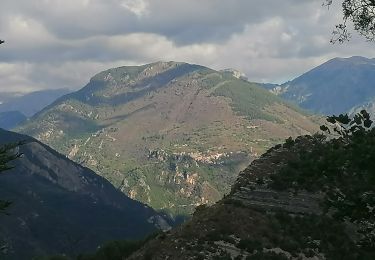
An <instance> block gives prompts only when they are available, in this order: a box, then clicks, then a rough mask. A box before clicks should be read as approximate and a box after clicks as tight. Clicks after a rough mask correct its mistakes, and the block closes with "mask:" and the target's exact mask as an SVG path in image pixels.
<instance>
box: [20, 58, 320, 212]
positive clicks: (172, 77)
mask: <svg viewBox="0 0 375 260" xmlns="http://www.w3.org/2000/svg"><path fill="white" fill-rule="evenodd" d="M316 130H317V124H316V123H315V122H314V120H313V119H312V118H311V117H310V116H309V115H307V114H304V113H303V112H301V111H299V110H298V109H296V108H294V107H293V106H291V105H289V104H287V103H285V102H284V101H282V100H281V99H279V98H278V97H276V96H274V95H272V94H270V93H268V92H267V91H266V90H263V89H262V88H259V87H258V86H257V85H256V84H253V83H249V82H247V81H245V80H242V79H238V78H236V77H234V76H233V75H232V74H230V73H228V72H218V71H214V70H211V69H208V68H205V67H202V66H199V65H191V64H187V63H176V62H157V63H153V64H148V65H144V66H139V67H138V66H133V67H120V68H115V69H110V70H107V71H104V72H101V73H99V74H97V75H96V76H94V77H93V78H92V79H91V80H90V82H89V83H88V84H87V85H86V86H85V87H84V88H82V89H81V90H79V91H77V92H75V93H72V94H69V95H66V96H64V97H62V98H60V99H59V100H57V101H56V102H54V103H53V104H51V105H50V106H48V107H47V108H46V109H44V110H43V111H41V112H40V113H38V114H37V115H36V116H34V117H33V118H32V119H31V120H29V121H28V122H27V124H25V125H23V126H21V127H20V128H18V131H20V132H22V133H27V134H30V135H32V136H34V137H36V138H37V139H39V140H41V141H43V142H45V143H47V144H49V145H51V146H52V147H54V148H55V149H57V150H58V151H60V152H62V153H64V154H66V155H67V156H68V157H69V158H71V159H73V160H75V161H76V162H79V163H81V164H83V165H85V166H87V167H89V168H91V169H92V170H94V171H95V172H97V173H98V174H100V175H102V176H103V177H105V178H106V179H108V180H109V181H110V182H111V183H112V184H114V185H115V186H116V187H118V188H119V189H120V190H121V191H123V192H124V193H125V194H127V195H129V196H130V197H131V198H134V199H137V200H140V201H142V202H145V203H147V204H149V205H151V206H152V207H154V208H156V209H159V210H166V211H169V212H172V213H174V214H186V213H189V212H191V210H192V209H193V208H194V207H195V206H197V205H200V204H202V203H212V202H214V201H217V200H218V199H220V198H221V197H222V196H223V194H224V193H226V192H228V191H229V187H230V185H231V184H232V183H233V182H234V180H235V178H236V175H237V172H239V171H240V170H242V169H243V168H244V167H245V166H246V165H248V163H249V162H250V161H252V160H253V159H254V158H256V157H257V156H258V155H259V154H261V153H262V152H264V151H265V150H266V149H267V148H269V147H271V146H273V145H274V144H276V143H279V142H280V141H281V140H283V139H285V138H286V137H289V136H297V135H301V134H307V133H312V132H314V131H316Z"/></svg>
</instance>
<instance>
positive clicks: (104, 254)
mask: <svg viewBox="0 0 375 260" xmlns="http://www.w3.org/2000/svg"><path fill="white" fill-rule="evenodd" d="M158 235H159V233H155V234H152V235H150V236H148V237H147V238H146V239H144V240H115V241H111V242H108V243H106V244H105V245H103V246H102V247H100V248H99V249H98V250H97V251H96V253H95V254H90V255H80V256H78V257H77V260H123V259H126V258H127V257H128V256H130V255H131V254H132V253H134V252H135V251H137V250H138V249H140V248H141V247H142V246H143V245H144V244H145V243H146V242H148V241H149V240H150V239H153V238H155V237H157V236H158ZM162 235H163V234H161V236H162Z"/></svg>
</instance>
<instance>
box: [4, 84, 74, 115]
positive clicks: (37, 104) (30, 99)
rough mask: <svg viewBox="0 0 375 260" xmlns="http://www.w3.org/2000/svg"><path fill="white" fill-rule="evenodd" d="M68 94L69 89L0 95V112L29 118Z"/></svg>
mask: <svg viewBox="0 0 375 260" xmlns="http://www.w3.org/2000/svg"><path fill="white" fill-rule="evenodd" d="M69 92H70V90H69V89H49V90H40V91H35V92H31V93H27V94H23V93H0V112H8V111H19V112H21V113H22V114H24V115H26V116H27V117H30V116H33V115H34V114H35V113H37V112H39V111H40V110H42V109H43V108H44V107H46V106H47V105H49V104H51V103H52V102H53V101H55V100H56V99H58V98H59V97H61V96H63V95H65V94H67V93H69Z"/></svg>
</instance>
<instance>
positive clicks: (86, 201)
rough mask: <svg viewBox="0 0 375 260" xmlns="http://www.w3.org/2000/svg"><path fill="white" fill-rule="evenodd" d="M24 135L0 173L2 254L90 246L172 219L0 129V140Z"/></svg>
mask: <svg viewBox="0 0 375 260" xmlns="http://www.w3.org/2000/svg"><path fill="white" fill-rule="evenodd" d="M18 141H26V144H25V145H22V146H20V147H19V152H21V153H23V156H22V157H21V158H19V159H17V160H15V161H14V162H12V165H13V166H14V167H15V168H14V169H12V170H10V171H7V172H4V173H2V174H1V176H0V199H2V200H9V201H11V202H13V204H12V205H11V207H9V208H8V209H7V213H8V214H9V215H3V214H2V215H0V219H1V226H0V248H1V249H0V258H1V259H33V257H34V256H36V255H45V254H47V255H51V254H66V255H75V254H77V253H82V252H88V251H94V250H95V249H96V248H97V247H98V246H99V245H100V244H102V243H104V242H106V241H107V240H113V239H139V238H142V237H144V236H146V235H148V234H150V233H151V232H154V231H155V230H157V229H167V228H169V224H171V223H170V220H169V218H166V217H164V216H163V215H160V214H158V213H156V212H155V211H154V210H152V209H151V208H149V207H148V206H146V205H144V204H141V203H139V202H136V201H134V200H132V199H130V198H128V197H127V196H125V195H124V194H123V193H121V192H120V191H118V190H117V189H115V188H114V187H113V186H112V185H111V184H110V183H109V182H108V181H106V180H105V179H103V178H102V177H100V176H98V175H96V174H95V173H94V172H92V171H91V170H89V169H87V168H84V167H82V166H80V165H78V164H76V163H74V162H72V161H70V160H69V159H67V158H66V157H65V156H63V155H61V154H59V153H57V152H55V151H54V150H52V149H51V148H49V147H48V146H46V145H44V144H42V143H40V142H39V141H36V140H35V139H33V138H30V137H28V136H24V135H20V134H16V133H13V132H8V131H4V130H0V145H1V144H4V143H9V142H18Z"/></svg>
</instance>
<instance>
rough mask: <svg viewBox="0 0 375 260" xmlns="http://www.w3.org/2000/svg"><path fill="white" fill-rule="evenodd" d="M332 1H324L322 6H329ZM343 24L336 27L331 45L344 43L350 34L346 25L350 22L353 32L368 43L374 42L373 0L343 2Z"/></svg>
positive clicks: (374, 18)
mask: <svg viewBox="0 0 375 260" xmlns="http://www.w3.org/2000/svg"><path fill="white" fill-rule="evenodd" d="M333 1H334V0H324V3H323V5H325V6H328V7H329V6H331V5H332V3H333ZM342 10H343V22H342V23H340V24H337V25H336V28H335V30H334V31H333V37H332V39H331V42H332V43H336V42H339V43H344V42H345V41H348V40H349V39H350V37H351V34H350V32H349V30H348V26H347V23H348V21H351V22H352V23H353V26H354V30H355V31H357V32H358V33H359V34H360V35H362V36H364V37H365V38H366V39H367V40H368V41H375V0H343V3H342Z"/></svg>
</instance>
